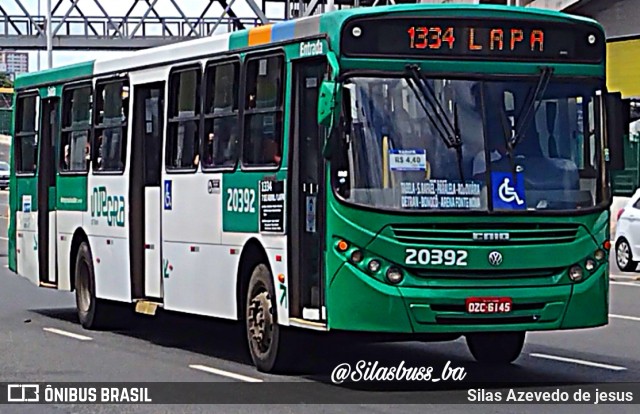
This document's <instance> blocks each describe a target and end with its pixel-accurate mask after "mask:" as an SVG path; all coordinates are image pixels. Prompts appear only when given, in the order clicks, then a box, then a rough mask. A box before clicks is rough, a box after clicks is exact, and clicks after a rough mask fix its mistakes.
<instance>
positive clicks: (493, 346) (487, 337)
mask: <svg viewBox="0 0 640 414" xmlns="http://www.w3.org/2000/svg"><path fill="white" fill-rule="evenodd" d="M525 336H526V332H487V333H473V334H468V335H466V338H467V346H468V347H469V351H471V355H473V357H474V358H475V360H476V361H478V362H481V363H490V364H510V363H512V362H513V361H515V360H516V359H518V357H519V356H520V353H521V352H522V348H523V347H524V339H525Z"/></svg>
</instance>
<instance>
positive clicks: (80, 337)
mask: <svg viewBox="0 0 640 414" xmlns="http://www.w3.org/2000/svg"><path fill="white" fill-rule="evenodd" d="M42 329H43V330H45V331H47V332H51V333H54V334H58V335H62V336H68V337H69V338H75V339H78V340H80V341H92V340H93V338H90V337H88V336H84V335H78V334H75V333H73V332H67V331H63V330H62V329H56V328H42Z"/></svg>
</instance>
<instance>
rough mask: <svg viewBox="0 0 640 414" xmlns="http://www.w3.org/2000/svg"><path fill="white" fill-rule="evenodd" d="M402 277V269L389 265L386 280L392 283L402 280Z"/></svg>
mask: <svg viewBox="0 0 640 414" xmlns="http://www.w3.org/2000/svg"><path fill="white" fill-rule="evenodd" d="M403 277H404V276H403V275H402V271H401V270H400V269H398V268H397V267H390V268H389V270H387V280H388V281H389V282H391V283H393V284H396V283H400V282H402V278H403Z"/></svg>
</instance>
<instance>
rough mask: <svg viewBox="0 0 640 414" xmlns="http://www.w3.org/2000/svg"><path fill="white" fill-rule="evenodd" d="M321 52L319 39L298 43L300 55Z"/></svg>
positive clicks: (313, 54) (319, 53)
mask: <svg viewBox="0 0 640 414" xmlns="http://www.w3.org/2000/svg"><path fill="white" fill-rule="evenodd" d="M323 53H324V51H323V48H322V42H321V41H320V40H316V41H315V42H304V43H300V57H305V56H316V55H322V54H323Z"/></svg>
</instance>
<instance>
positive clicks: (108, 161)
mask: <svg viewBox="0 0 640 414" xmlns="http://www.w3.org/2000/svg"><path fill="white" fill-rule="evenodd" d="M95 112H96V119H95V141H94V144H93V147H94V152H93V170H94V171H100V172H106V171H112V172H113V171H115V172H122V171H124V165H125V161H126V159H125V157H126V154H127V117H126V115H128V113H129V85H128V82H127V81H125V80H117V81H112V82H108V83H104V84H102V85H99V86H98V87H97V93H96V111H95Z"/></svg>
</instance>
